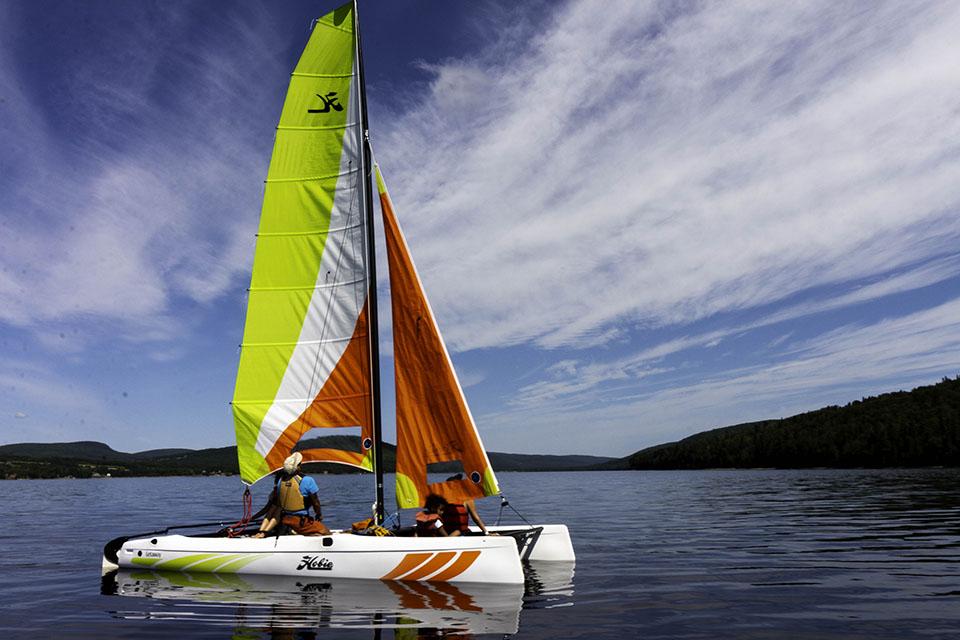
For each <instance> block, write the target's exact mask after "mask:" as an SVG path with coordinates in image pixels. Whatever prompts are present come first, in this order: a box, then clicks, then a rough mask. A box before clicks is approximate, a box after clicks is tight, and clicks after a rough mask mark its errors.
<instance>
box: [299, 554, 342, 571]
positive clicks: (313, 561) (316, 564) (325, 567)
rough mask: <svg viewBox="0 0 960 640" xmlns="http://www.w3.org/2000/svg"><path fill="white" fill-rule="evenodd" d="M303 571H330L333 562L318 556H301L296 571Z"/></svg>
mask: <svg viewBox="0 0 960 640" xmlns="http://www.w3.org/2000/svg"><path fill="white" fill-rule="evenodd" d="M304 569H306V570H307V571H331V570H332V569H333V562H332V561H330V560H327V559H326V558H321V557H319V556H303V557H302V558H300V564H299V565H298V566H297V571H303V570H304Z"/></svg>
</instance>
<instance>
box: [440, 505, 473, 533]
mask: <svg viewBox="0 0 960 640" xmlns="http://www.w3.org/2000/svg"><path fill="white" fill-rule="evenodd" d="M442 520H443V528H444V529H446V530H447V533H453V532H454V531H459V532H460V533H468V532H469V531H470V523H469V522H468V521H467V508H466V507H465V506H463V505H462V504H448V505H446V506H445V507H444V508H443V517H442Z"/></svg>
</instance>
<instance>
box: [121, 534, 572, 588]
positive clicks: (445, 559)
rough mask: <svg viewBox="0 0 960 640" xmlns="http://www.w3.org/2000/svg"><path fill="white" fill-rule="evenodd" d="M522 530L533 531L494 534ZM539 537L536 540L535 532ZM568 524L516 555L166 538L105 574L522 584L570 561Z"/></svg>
mask: <svg viewBox="0 0 960 640" xmlns="http://www.w3.org/2000/svg"><path fill="white" fill-rule="evenodd" d="M489 529H490V530H491V531H503V532H506V531H517V530H525V529H531V528H528V527H515V526H514V527H511V526H500V527H489ZM538 529H539V530H540V531H539V533H537V531H536V530H538ZM574 559H575V558H574V553H573V547H572V545H571V544H570V535H569V533H568V532H567V528H566V526H564V525H540V526H538V527H536V528H533V535H531V536H530V537H529V539H528V544H527V545H526V546H524V547H523V548H521V549H519V550H518V549H517V543H516V541H515V540H514V538H513V537H511V536H508V535H497V536H479V535H477V536H460V537H454V538H407V537H393V536H384V537H377V536H361V535H353V534H350V533H344V532H335V533H333V534H332V535H328V536H299V535H284V536H276V537H268V538H263V539H256V538H224V537H203V536H182V535H165V536H155V537H146V538H136V539H130V540H125V541H124V542H123V544H122V546H120V547H119V548H117V549H113V550H111V549H110V545H107V549H105V554H104V559H103V565H104V570H110V569H113V568H117V567H122V568H127V569H150V570H157V571H185V572H190V573H214V574H248V575H270V576H299V577H303V576H312V577H315V578H321V579H324V580H326V579H361V580H396V581H425V582H459V583H493V584H523V580H524V576H523V566H522V563H521V560H534V561H548V562H573V561H574Z"/></svg>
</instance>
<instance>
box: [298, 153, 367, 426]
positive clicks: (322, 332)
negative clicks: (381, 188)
mask: <svg viewBox="0 0 960 640" xmlns="http://www.w3.org/2000/svg"><path fill="white" fill-rule="evenodd" d="M348 166H349V167H350V169H351V170H350V171H349V172H348V173H353V171H352V168H353V160H348ZM354 175H356V174H354ZM351 191H353V192H354V194H356V192H357V188H356V178H354V184H353V185H352V186H351ZM355 200H356V196H355V195H354V196H352V197H351V198H350V208H349V209H348V213H347V220H346V223H345V224H344V228H348V227H349V226H350V222H351V220H352V219H353V211H354V201H355ZM333 206H334V207H336V206H337V202H336V198H334V202H333ZM330 241H334V242H336V241H335V240H334V239H333V238H332V237H329V236H328V238H327V242H330ZM344 253H345V252H344V251H343V240H342V239H341V242H340V244H339V245H338V246H337V261H336V263H335V264H334V268H333V280H334V282H336V281H337V279H338V278H339V275H340V265H341V263H342V261H343V256H344ZM322 268H323V266H322V262H321V269H322ZM328 273H329V272H328ZM318 276H319V274H318ZM334 300H335V296H333V295H331V296H330V297H329V298H328V299H327V308H326V310H325V311H324V314H323V321H322V322H321V324H320V341H321V342H322V341H323V339H324V335H325V334H326V331H327V327H328V325H329V322H328V321H329V319H330V313H331V311H332V310H333V304H334ZM322 352H323V349H321V348H319V347H318V348H317V354H316V357H315V358H314V361H313V371H312V372H311V374H310V384H309V385H308V386H307V398H308V400H307V402H306V405H305V406H304V408H303V411H304V412H305V411H307V410H308V409H309V408H310V404H311V401H310V400H309V398H312V397H313V396H314V395H315V394H316V393H318V392H319V389H317V390H316V391H314V386H315V385H316V383H317V377H318V373H319V370H320V357H321V354H322ZM333 366H334V368H336V363H334V365H333ZM331 372H332V370H331Z"/></svg>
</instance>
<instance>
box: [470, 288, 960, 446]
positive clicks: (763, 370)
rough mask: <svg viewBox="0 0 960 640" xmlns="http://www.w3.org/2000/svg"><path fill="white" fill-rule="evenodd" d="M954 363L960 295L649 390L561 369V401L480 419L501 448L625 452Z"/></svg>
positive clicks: (955, 370)
mask: <svg viewBox="0 0 960 640" xmlns="http://www.w3.org/2000/svg"><path fill="white" fill-rule="evenodd" d="M636 361H640V358H636ZM958 363H960V298H958V299H954V300H951V301H949V302H946V303H943V304H941V305H938V306H936V307H933V308H930V309H925V310H923V311H918V312H915V313H911V314H909V315H906V316H903V317H900V318H894V319H888V320H882V321H879V322H874V323H867V324H851V325H848V326H844V327H841V328H838V329H835V330H832V331H829V332H827V333H825V334H822V335H818V336H816V337H813V338H810V339H809V340H807V341H806V342H803V343H801V344H799V345H796V346H795V347H794V348H793V349H792V350H790V351H789V352H786V353H782V354H780V359H779V360H778V361H776V362H773V363H767V364H760V365H755V366H751V367H745V368H741V369H739V370H732V371H723V372H720V373H717V374H714V375H711V376H709V377H707V378H697V379H695V380H693V381H686V382H684V381H681V380H675V381H673V382H672V383H671V384H669V385H665V387H666V388H664V387H663V386H660V387H657V388H656V389H647V388H645V386H644V383H643V382H642V381H641V380H640V377H639V376H631V377H630V378H629V380H628V384H626V385H623V386H620V387H618V386H616V384H611V383H616V381H617V379H616V376H612V375H607V372H606V371H605V370H603V368H602V367H601V368H599V370H600V371H601V374H603V375H602V376H601V379H599V380H595V379H592V378H591V376H590V374H589V373H586V372H584V371H582V370H579V369H578V370H570V369H569V368H568V367H565V368H564V372H565V373H569V374H570V375H571V377H570V379H569V380H566V381H561V382H560V383H558V386H559V387H561V388H562V389H563V392H564V394H565V395H560V394H557V396H556V397H547V396H545V395H544V396H541V397H534V398H533V399H536V400H539V402H535V403H534V402H527V403H526V404H525V405H524V404H523V403H517V404H518V406H514V407H513V408H511V409H510V410H508V411H503V412H500V413H493V414H489V415H485V416H480V417H479V420H478V422H479V423H481V424H483V425H484V427H485V429H487V430H488V431H487V432H486V433H488V434H489V436H488V439H490V440H491V441H496V442H497V445H496V446H497V447H499V448H504V447H508V448H509V450H523V448H524V447H529V446H530V445H529V444H524V443H529V442H537V443H538V444H537V446H540V445H542V444H543V443H550V442H554V440H551V439H550V436H549V434H551V433H564V434H567V436H566V437H565V438H564V441H563V451H567V452H569V451H579V452H584V453H591V452H592V453H601V454H610V455H612V454H617V455H626V454H628V453H632V452H633V451H636V450H638V449H640V448H642V447H645V446H649V445H653V444H658V443H660V442H664V441H668V440H676V439H679V438H682V437H684V436H687V435H690V434H692V433H695V432H698V431H702V430H704V429H711V428H715V427H722V426H726V425H728V424H735V423H739V422H747V421H752V420H763V419H768V418H778V417H786V416H789V415H793V414H796V413H800V412H802V411H807V410H811V409H817V408H819V407H821V406H823V405H829V404H844V403H846V402H848V401H850V400H852V399H854V398H857V397H859V396H860V395H873V394H876V393H882V392H885V391H890V390H894V389H910V388H912V387H914V386H919V385H922V384H929V383H931V382H933V381H935V380H936V379H937V378H939V377H941V376H956V375H958V374H960V365H958ZM618 364H619V363H618ZM621 366H622V365H621ZM620 370H621V371H622V370H623V369H620ZM574 374H575V375H574ZM591 383H592V384H591ZM564 384H565V385H566V386H565V387H564ZM576 385H583V388H576ZM531 388H533V389H534V390H537V389H538V388H539V387H538V386H537V385H532V386H531V387H528V388H527V389H524V390H521V394H520V400H530V399H531V396H533V395H534V394H532V393H531V392H530V389H531ZM597 429H601V432H602V434H603V437H602V438H601V437H599V436H598V432H597V431H596V430H597ZM558 452H559V451H558Z"/></svg>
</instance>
